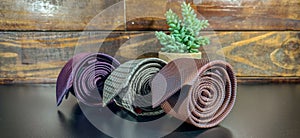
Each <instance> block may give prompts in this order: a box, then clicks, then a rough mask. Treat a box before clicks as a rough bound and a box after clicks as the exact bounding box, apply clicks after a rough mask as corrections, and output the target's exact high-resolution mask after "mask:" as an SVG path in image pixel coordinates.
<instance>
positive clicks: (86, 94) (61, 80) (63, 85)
mask: <svg viewBox="0 0 300 138" xmlns="http://www.w3.org/2000/svg"><path fill="white" fill-rule="evenodd" d="M119 65H120V63H119V62H118V61H117V60H116V59H114V58H113V57H111V56H109V55H107V54H103V53H83V54H78V55H76V56H74V57H73V58H72V59H70V60H69V61H68V62H67V64H66V65H65V66H64V67H63V69H62V70H61V72H60V74H59V76H58V78H57V85H56V98H57V106H59V105H60V103H61V101H62V99H63V97H64V96H65V95H68V93H69V92H71V93H72V94H74V95H75V96H76V98H77V99H78V100H79V101H80V102H82V103H84V104H86V105H89V106H99V105H102V98H101V95H102V92H103V91H102V90H103V85H104V81H105V80H106V78H107V77H108V76H109V74H110V73H111V72H112V71H113V70H114V69H115V68H116V67H118V66H119ZM66 97H67V96H66Z"/></svg>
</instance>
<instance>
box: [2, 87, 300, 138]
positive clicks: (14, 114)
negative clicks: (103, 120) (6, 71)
mask: <svg viewBox="0 0 300 138" xmlns="http://www.w3.org/2000/svg"><path fill="white" fill-rule="evenodd" d="M122 127H124V129H122V132H118V133H123V134H124V137H129V136H130V137H134V136H135V135H134V133H136V132H135V130H134V129H126V128H127V127H126V126H122ZM153 133H155V132H153ZM0 137H110V136H108V135H106V134H105V133H103V132H101V131H100V130H98V129H97V128H96V127H95V126H94V125H93V124H92V123H90V122H89V120H88V119H87V118H86V117H85V115H84V114H83V112H82V110H81V108H80V106H79V105H78V103H77V101H76V99H75V98H74V96H69V98H68V99H67V100H64V101H63V103H62V105H61V106H60V107H56V101H55V85H52V84H43V85H36V84H35V85H29V84H27V85H24V84H23V85H0ZM145 137H151V135H147V136H145ZM165 137H170V138H172V137H203V138H207V137H212V138H215V137H225V138H231V137H234V138H277V137H278V138H281V137H284V138H286V137H287V138H295V137H300V84H251V85H250V84H247V85H246V84H244V85H241V84H240V85H238V95H237V100H236V104H235V106H234V108H233V110H232V112H231V113H230V114H229V115H228V116H227V117H226V119H225V120H224V121H223V122H222V123H221V124H220V125H218V126H217V127H214V128H210V129H198V128H195V127H193V126H191V125H189V124H185V123H184V124H182V125H181V126H179V127H178V128H177V129H176V130H174V131H173V132H172V133H170V134H168V135H167V136H165Z"/></svg>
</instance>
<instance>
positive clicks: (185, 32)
mask: <svg viewBox="0 0 300 138" xmlns="http://www.w3.org/2000/svg"><path fill="white" fill-rule="evenodd" d="M181 12H182V17H183V20H181V19H180V18H179V16H178V15H177V14H176V13H174V12H173V11H172V10H171V9H170V10H169V11H167V12H166V14H165V16H166V21H167V24H168V26H169V31H170V34H169V35H168V34H166V33H164V32H162V31H159V32H155V35H156V37H157V39H158V40H159V42H160V44H161V45H162V46H163V47H162V48H161V51H162V52H168V53H198V52H199V50H198V49H199V47H200V46H204V45H207V44H209V42H210V41H209V39H208V38H207V37H202V36H200V35H199V33H200V31H201V30H202V29H204V28H207V27H208V26H209V23H208V21H207V20H199V19H198V18H197V15H196V13H195V11H194V10H193V8H192V7H191V5H190V4H187V3H185V2H183V3H182V5H181Z"/></svg>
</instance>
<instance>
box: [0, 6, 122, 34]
mask: <svg viewBox="0 0 300 138" xmlns="http://www.w3.org/2000/svg"><path fill="white" fill-rule="evenodd" d="M120 1H121V0H2V1H1V2H0V30H84V29H85V27H86V26H87V25H88V26H89V29H93V30H112V29H115V30H124V26H120V24H124V3H123V2H121V3H120V4H121V5H122V6H118V8H115V9H113V10H111V11H109V12H105V11H104V12H103V10H104V9H106V8H108V7H109V6H112V5H113V4H116V3H118V2H120ZM101 12H103V13H102V14H101V15H98V14H99V13H101ZM117 13H118V14H117ZM97 15H98V16H97ZM95 16H97V18H98V19H99V20H98V21H97V22H93V23H90V21H91V20H92V19H93V18H94V17H95Z"/></svg>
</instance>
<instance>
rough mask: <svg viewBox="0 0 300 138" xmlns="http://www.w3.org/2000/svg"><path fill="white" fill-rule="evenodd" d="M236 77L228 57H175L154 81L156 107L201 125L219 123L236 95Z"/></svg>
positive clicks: (208, 126) (153, 98)
mask: <svg viewBox="0 0 300 138" xmlns="http://www.w3.org/2000/svg"><path fill="white" fill-rule="evenodd" d="M236 86H237V82H236V77H235V74H234V72H233V70H232V67H231V66H230V65H229V64H228V63H227V62H224V61H221V60H215V61H208V60H205V59H188V58H182V59H177V60H174V61H171V62H170V63H169V64H167V65H166V66H165V67H164V68H163V69H161V70H160V71H159V72H158V73H157V74H156V75H155V77H154V78H153V80H152V82H151V90H152V96H153V97H152V102H153V108H155V107H158V106H161V107H162V108H163V110H164V111H165V112H166V113H168V114H170V115H172V116H174V117H176V118H178V119H180V120H183V121H186V122H188V123H190V124H193V125H194V126H196V127H199V128H210V127H214V126H216V125H218V124H219V123H220V122H221V121H222V120H223V119H224V118H225V117H226V116H227V115H228V114H229V112H230V111H231V109H232V108H233V105H234V102H235V99H236Z"/></svg>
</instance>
